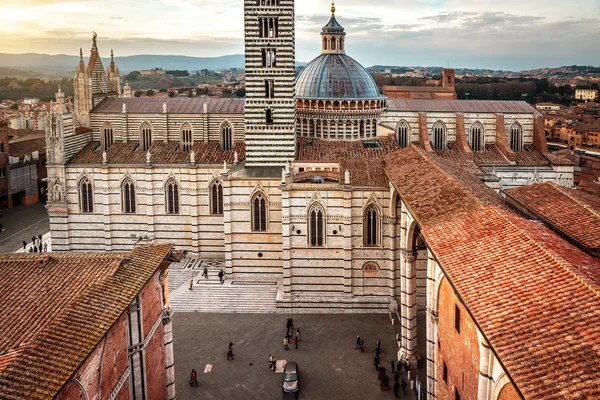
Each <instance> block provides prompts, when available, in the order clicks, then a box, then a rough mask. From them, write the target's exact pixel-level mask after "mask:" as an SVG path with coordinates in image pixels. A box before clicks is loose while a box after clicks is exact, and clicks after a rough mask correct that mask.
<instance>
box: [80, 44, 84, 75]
mask: <svg viewBox="0 0 600 400" xmlns="http://www.w3.org/2000/svg"><path fill="white" fill-rule="evenodd" d="M78 70H79V72H81V73H84V72H85V64H84V63H83V49H82V48H81V47H80V48H79V67H78Z"/></svg>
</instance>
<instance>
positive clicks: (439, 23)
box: [0, 0, 600, 70]
mask: <svg viewBox="0 0 600 400" xmlns="http://www.w3.org/2000/svg"><path fill="white" fill-rule="evenodd" d="M330 6H331V5H330V3H329V1H328V0H297V1H296V59H297V61H303V62H308V61H310V60H312V59H313V58H315V57H316V56H318V55H319V53H320V40H319V39H320V37H319V33H320V29H321V28H322V27H323V25H325V24H326V23H327V21H328V20H329V16H330V13H329V8H330ZM336 8H337V12H336V17H337V19H338V21H339V22H340V24H341V25H342V26H344V28H346V32H347V35H348V36H347V49H346V50H347V54H348V55H350V56H351V57H353V58H355V59H356V60H358V61H359V62H360V63H362V64H363V65H364V66H372V65H401V66H451V67H455V68H461V67H464V68H490V69H507V70H522V69H529V68H539V67H556V66H562V65H572V64H579V65H596V66H597V65H600V45H599V43H600V39H599V38H600V0H570V1H564V0H338V1H337V3H336ZM0 10H1V11H0V53H30V52H32V53H44V54H71V55H76V54H78V52H79V48H80V47H83V48H84V54H89V48H90V46H91V36H92V31H96V32H97V33H98V47H99V48H100V52H101V55H102V56H104V57H106V56H108V55H109V54H110V49H111V48H113V49H114V51H115V56H127V55H136V54H166V55H170V54H173V55H175V54H176V55H187V56H197V57H215V56H221V55H229V54H243V53H244V44H243V38H244V31H243V26H244V25H243V19H244V14H243V0H19V1H15V0H0Z"/></svg>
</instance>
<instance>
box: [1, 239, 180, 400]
mask: <svg viewBox="0 0 600 400" xmlns="http://www.w3.org/2000/svg"><path fill="white" fill-rule="evenodd" d="M171 249H172V245H169V244H164V245H156V246H139V247H137V248H136V249H135V250H134V251H133V252H131V253H105V254H89V253H88V254H77V253H46V254H29V253H3V254H0V303H1V305H2V310H3V312H2V316H1V317H0V318H1V320H0V397H1V398H4V399H48V398H53V397H54V396H55V395H56V394H57V393H58V392H59V391H60V389H61V388H62V386H63V385H64V384H65V383H66V382H67V380H68V379H69V378H70V377H71V375H72V374H73V373H74V372H75V371H76V370H77V368H79V367H80V365H81V364H82V363H83V362H84V361H85V359H86V358H87V357H88V355H89V354H90V353H91V352H92V351H93V350H94V348H95V347H96V346H97V344H98V343H99V342H100V340H101V339H102V337H103V336H104V335H105V334H106V333H107V332H108V330H109V329H110V327H111V326H112V325H113V324H114V322H115V321H116V320H117V319H118V318H119V316H120V315H121V314H122V313H123V312H124V311H125V310H126V309H127V307H128V306H129V304H130V303H131V301H132V300H133V299H134V297H135V296H136V295H137V294H138V293H139V292H140V290H141V289H142V288H143V286H144V285H145V284H146V282H147V281H148V280H149V279H150V278H151V277H152V275H153V274H154V273H155V272H156V271H157V269H158V268H159V267H160V265H161V264H162V263H163V261H164V260H165V259H166V258H167V257H168V256H169V253H170V252H171Z"/></svg>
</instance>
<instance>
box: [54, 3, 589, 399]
mask: <svg viewBox="0 0 600 400" xmlns="http://www.w3.org/2000/svg"><path fill="white" fill-rule="evenodd" d="M335 11H336V10H335V7H333V6H332V9H331V16H330V19H329V21H328V22H327V20H326V18H324V22H327V23H326V25H325V26H324V27H323V29H322V31H321V38H320V40H319V39H318V38H315V41H316V40H319V42H320V44H321V54H320V55H319V56H318V57H317V58H315V59H314V60H313V61H311V62H310V63H309V64H308V65H307V66H306V68H304V69H303V70H302V72H301V73H300V74H299V76H297V77H296V75H295V33H294V1H293V0H244V15H245V54H246V69H245V71H246V87H247V97H246V98H245V99H216V98H208V97H196V98H168V99H163V98H160V99H159V98H134V97H132V96H131V89H130V88H129V87H128V85H125V86H124V87H123V88H121V82H120V78H119V69H118V67H117V66H116V65H115V63H114V60H112V59H111V63H110V65H109V66H108V68H106V69H105V68H104V66H103V65H102V61H101V59H100V55H99V50H98V44H97V39H96V36H95V35H94V39H93V45H92V49H91V55H90V59H89V61H88V64H87V66H86V65H85V63H84V60H83V55H81V60H80V63H79V66H78V67H77V68H76V75H75V99H74V103H73V105H72V106H71V105H70V104H66V102H65V98H64V94H62V93H61V92H60V91H59V93H58V94H57V98H56V106H55V110H54V112H53V113H52V114H51V115H50V116H49V117H48V118H49V123H48V124H47V126H48V128H47V133H46V136H47V137H46V140H47V154H48V156H47V157H48V165H47V166H48V188H49V200H48V204H47V208H48V213H49V217H50V226H51V235H52V248H53V250H57V251H78V252H89V251H131V250H132V249H133V248H134V246H135V244H136V243H138V242H139V241H145V240H153V241H158V242H169V243H174V244H175V245H176V247H177V248H178V249H180V250H185V251H186V252H187V254H188V256H189V257H200V258H205V259H220V260H224V262H225V266H226V270H227V271H226V272H227V275H228V276H230V277H231V278H232V279H235V280H239V281H242V280H248V281H267V282H276V283H277V285H278V287H279V294H278V297H277V308H278V311H280V312H287V311H291V310H293V311H294V312H355V313H360V312H393V313H398V315H399V316H400V319H401V324H402V335H401V338H399V344H400V353H399V357H400V358H402V359H405V360H408V361H409V362H410V363H411V364H414V363H416V362H417V360H418V359H419V358H422V359H426V360H427V361H426V365H427V377H428V378H427V385H426V386H427V388H426V391H427V393H428V394H429V395H430V396H433V398H435V397H436V396H437V397H440V398H450V396H451V397H452V398H455V397H454V394H452V393H451V392H450V391H451V390H454V389H451V386H448V387H442V386H443V385H441V382H442V381H443V380H447V379H450V380H451V381H454V382H455V383H456V382H457V381H458V380H459V379H460V378H458V375H457V376H455V375H453V374H454V372H453V370H452V368H450V370H451V371H450V378H448V376H447V375H448V371H447V370H446V362H448V363H450V361H448V360H446V361H444V360H443V358H444V357H446V358H448V357H449V353H446V354H445V355H444V351H446V352H447V351H448V349H449V348H448V349H446V347H440V346H441V345H442V343H443V342H444V341H446V343H450V342H454V341H457V340H458V341H460V340H459V339H461V338H460V337H459V338H457V337H456V332H458V334H459V335H463V337H462V341H460V343H463V344H464V346H465V348H466V349H470V350H473V349H476V350H477V354H478V356H477V357H475V358H476V359H473V360H470V362H471V364H469V365H467V366H466V367H465V366H463V367H461V368H463V369H464V368H467V369H468V368H469V367H473V368H474V369H477V371H476V372H474V373H473V376H474V378H473V382H467V389H465V383H464V375H463V388H462V389H460V391H464V392H463V398H481V399H488V398H489V399H513V398H521V397H525V398H536V396H537V394H539V393H542V392H543V391H544V390H546V389H547V388H552V387H554V384H556V385H557V386H556V387H558V385H560V379H558V378H557V379H555V380H554V381H553V383H552V385H549V384H548V382H547V381H544V380H543V379H542V377H543V374H541V373H540V374H541V375H539V374H530V373H529V370H528V369H527V368H530V369H535V368H537V370H538V371H541V370H542V369H543V368H546V367H548V368H550V366H546V365H545V364H544V365H542V364H543V363H544V362H545V361H544V360H546V359H544V358H536V357H534V355H532V352H533V350H532V349H530V348H527V347H525V346H521V347H519V346H514V343H515V342H519V341H522V342H523V341H526V340H539V343H545V342H548V343H550V342H551V341H552V340H555V339H557V335H559V333H556V332H554V331H552V332H550V331H540V332H538V333H536V334H532V333H531V329H528V325H527V324H526V323H524V322H523V321H521V322H518V319H517V321H512V322H509V321H508V318H507V317H506V313H508V312H509V310H508V309H507V308H506V307H508V305H510V304H512V303H511V301H512V300H511V299H510V296H511V293H513V292H511V291H514V292H519V293H524V294H523V296H524V298H526V300H527V301H529V303H530V304H529V305H530V307H528V308H527V307H526V306H524V307H525V308H524V309H523V312H522V314H521V317H522V318H529V319H534V318H541V319H543V318H545V317H544V316H545V314H544V310H543V309H540V308H539V307H538V308H536V307H535V304H539V303H540V302H543V301H544V299H545V298H546V297H544V296H550V297H552V296H555V297H556V296H558V295H559V293H557V292H554V293H553V294H552V293H546V292H539V293H538V292H537V291H535V290H538V289H539V288H540V286H546V287H549V288H552V287H559V286H561V287H564V289H565V290H566V291H567V292H568V291H571V290H572V291H580V293H581V295H580V296H579V297H577V299H575V300H573V301H578V302H580V303H581V310H583V311H582V314H581V315H579V316H573V315H571V316H568V315H567V314H568V312H567V309H566V308H565V309H564V310H558V311H557V312H558V313H560V312H563V313H564V316H565V319H564V320H563V323H565V324H567V325H569V324H575V325H576V324H578V323H579V322H581V321H582V320H583V319H584V318H590V319H589V320H592V319H593V320H597V319H599V318H600V317H599V315H600V313H599V312H598V309H600V305H599V302H598V301H597V299H594V297H595V296H597V293H599V292H594V291H595V290H596V289H595V288H596V285H597V284H600V279H599V277H597V276H586V277H585V279H577V277H578V274H579V272H578V271H576V269H577V268H576V264H577V263H580V264H581V263H582V262H583V263H584V264H585V263H587V264H586V265H598V260H597V259H595V258H594V257H593V256H589V255H588V253H587V252H586V251H585V249H584V250H580V247H578V244H577V242H576V241H575V242H572V241H566V240H564V239H563V238H562V236H559V234H558V233H555V230H553V229H552V228H553V227H552V226H551V227H544V226H540V225H539V224H536V223H534V222H532V221H530V220H529V219H526V218H523V216H522V215H521V214H518V213H517V212H516V211H514V210H513V209H512V208H509V207H508V206H507V205H506V202H505V200H504V197H505V196H507V193H511V191H516V192H515V193H518V191H519V190H524V189H527V188H530V187H538V186H544V185H546V186H544V187H551V188H553V189H552V190H554V191H556V192H557V193H558V192H560V193H570V191H572V189H570V187H571V186H572V185H573V173H574V166H573V164H572V163H570V162H568V161H565V160H562V159H559V158H558V157H555V156H553V155H552V154H550V153H549V152H548V148H547V144H546V138H545V133H544V127H543V120H542V116H541V114H540V113H539V112H538V111H536V110H535V109H534V108H532V107H531V106H530V105H528V104H527V103H525V102H518V101H460V100H454V99H412V98H409V99H405V98H387V97H385V96H383V95H381V94H380V92H379V90H378V88H377V86H376V84H375V82H374V80H373V78H372V77H371V75H370V74H369V72H368V71H367V70H366V69H365V68H363V66H361V65H360V64H359V63H358V62H357V61H355V60H354V59H352V58H351V57H350V56H349V55H347V54H346V44H347V40H350V37H348V38H347V36H346V32H345V29H344V28H343V27H342V25H341V24H340V23H339V22H338V20H337V19H336V16H335ZM342 22H343V21H342ZM315 36H316V35H315ZM444 79H448V83H449V84H453V80H454V76H453V71H452V70H446V71H445V72H444ZM548 190H550V189H548ZM542 197H543V196H542ZM568 197H569V198H570V199H573V198H574V197H573V196H572V195H570V194H569V195H568ZM565 201H566V200H565ZM522 202H523V203H527V201H525V200H522ZM517 203H518V204H517ZM576 204H581V203H579V202H577V203H576ZM526 205H527V204H521V203H519V202H518V201H517V202H515V203H514V206H515V207H516V208H517V209H519V212H522V211H523V209H524V208H526ZM596 218H597V214H596ZM536 219H542V220H543V218H536ZM587 227H588V226H587V225H586V226H585V227H584V228H586V229H587ZM556 230H558V231H561V230H560V229H556ZM561 232H562V233H561V235H562V234H563V233H564V230H563V231H561ZM574 252H575V253H576V254H577V255H578V256H580V258H579V259H575V258H574V257H572V256H566V255H565V254H571V255H572V254H575V253H574ZM513 260H521V261H520V263H514V262H513ZM530 260H535V262H533V261H530ZM581 260H584V261H581ZM580 264H577V265H580ZM535 268H543V269H544V270H545V271H546V272H547V273H546V275H545V277H543V279H542V277H541V276H539V275H537V274H534V273H533V272H532V271H534V269H535ZM599 269H600V266H599ZM566 271H568V272H566ZM476 277H480V279H479V280H477V279H475V278H476ZM544 279H545V281H544ZM532 285H533V286H532ZM590 287H592V288H593V289H590ZM501 289H502V290H501ZM528 289H531V290H529V291H528ZM534 289H535V290H534ZM594 293H596V294H594ZM527 296H529V297H527ZM550 297H548V298H550ZM586 299H587V300H590V299H592V300H591V301H590V302H587V303H586ZM555 300H556V299H555ZM548 301H550V300H548ZM559 303H560V301H558V300H557V302H556V304H559ZM590 304H593V305H590ZM567 306H568V305H564V307H567ZM571 306H572V305H571ZM571 306H569V307H571ZM556 307H560V306H559V305H556ZM461 312H462V314H461ZM583 314H585V315H583ZM423 315H424V316H423ZM461 315H462V317H461ZM561 315H562V314H561ZM422 318H425V319H424V320H423V321H424V325H425V326H426V332H425V336H426V342H427V344H426V352H425V353H424V354H419V350H418V347H417V329H416V328H417V320H418V319H422ZM569 318H570V319H569ZM574 318H575V320H573V319H574ZM449 321H450V322H449ZM461 321H462V324H463V325H462V328H460V326H461ZM444 324H448V325H449V326H450V325H452V329H446V328H445V325H444ZM453 324H454V325H453ZM588 326H591V328H589V329H596V331H597V330H598V328H593V326H594V325H593V324H588ZM595 326H596V327H598V326H600V324H596V325H595ZM449 331H452V334H451V335H450V334H447V332H449ZM507 333H508V334H509V335H508V336H510V338H511V340H513V341H514V342H513V341H511V340H508V339H507V335H506V334H507ZM452 335H454V336H452ZM527 335H533V336H527ZM536 335H537V337H536ZM596 337H598V336H596ZM519 338H520V339H519ZM443 346H446V345H445V344H444V345H443ZM465 351H467V350H465ZM555 351H556V352H557V354H559V353H560V354H562V353H561V351H562V350H561V349H560V348H556V349H555ZM450 358H451V357H450ZM522 360H527V362H521V361H522ZM546 361H547V360H546ZM465 362H467V361H465ZM565 362H566V363H569V365H573V366H575V367H582V365H583V363H584V361H582V360H580V359H577V358H572V359H569V360H568V361H565ZM578 363H580V364H578ZM550 364H551V365H554V367H556V365H564V364H561V362H559V361H557V359H555V361H554V362H553V363H550ZM442 365H443V368H442ZM451 367H452V366H451ZM582 368H583V367H582ZM454 371H457V369H454ZM571 371H572V370H571ZM456 373H458V372H456ZM563 375H564V374H563ZM469 376H471V375H469ZM565 379H566V378H565ZM456 385H457V384H456ZM456 385H455V386H456ZM469 385H470V386H469ZM452 387H454V386H452ZM469 388H470V389H469ZM544 388H546V389H544ZM455 389H456V391H457V392H456V393H457V394H458V390H459V389H458V386H456V387H455ZM596 389H597V388H596ZM468 390H472V392H468ZM586 390H588V391H586ZM593 390H594V389H593V388H591V389H590V388H587V387H585V386H582V389H581V392H580V393H582V394H589V393H593V392H592V391H593ZM446 392H447V393H446ZM444 393H446V394H444ZM464 393H466V394H464ZM469 393H474V396H476V397H472V396H470V395H469ZM456 398H460V397H456ZM538 398H540V397H538ZM543 398H549V397H543Z"/></svg>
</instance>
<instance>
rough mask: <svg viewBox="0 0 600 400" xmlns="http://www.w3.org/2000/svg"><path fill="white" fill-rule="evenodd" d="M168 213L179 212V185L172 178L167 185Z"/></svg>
mask: <svg viewBox="0 0 600 400" xmlns="http://www.w3.org/2000/svg"><path fill="white" fill-rule="evenodd" d="M165 196H166V199H165V200H166V211H167V214H179V186H178V185H177V182H175V180H174V179H170V180H169V181H168V182H167V185H166V187H165Z"/></svg>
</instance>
